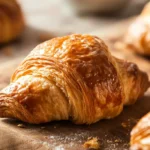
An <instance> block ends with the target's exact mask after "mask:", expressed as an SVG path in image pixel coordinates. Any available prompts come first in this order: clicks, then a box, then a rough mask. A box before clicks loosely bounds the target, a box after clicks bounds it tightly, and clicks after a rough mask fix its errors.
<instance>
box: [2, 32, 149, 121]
mask: <svg viewBox="0 0 150 150" xmlns="http://www.w3.org/2000/svg"><path fill="white" fill-rule="evenodd" d="M149 85H150V84H149V81H148V76H147V74H146V73H144V72H141V71H140V70H139V69H138V67H137V66H136V65H135V64H133V63H129V62H126V61H123V60H120V59H116V58H115V57H113V56H112V55H111V54H110V52H109V51H108V47H107V46H106V45H105V44H104V42H103V41H102V40H101V39H99V38H98V37H94V36H91V35H80V34H73V35H69V36H64V37H59V38H54V39H52V40H50V41H46V42H44V43H43V44H40V45H39V46H37V47H36V48H35V49H34V50H33V51H31V53H30V54H29V55H28V56H27V57H26V58H25V60H24V61H23V62H22V63H21V64H20V66H19V67H18V68H17V69H16V71H15V72H14V74H13V75H12V78H11V83H10V85H8V86H7V87H6V88H4V89H3V90H2V91H1V92H0V117H10V118H17V119H20V120H22V121H25V122H28V123H34V124H39V123H44V122H49V121H52V120H68V119H70V120H72V121H73V122H74V123H76V124H84V123H85V124H91V123H94V122H97V121H99V120H100V119H103V118H107V119H109V118H113V117H115V116H117V115H119V114H120V112H121V111H122V109H123V105H128V104H132V103H134V102H135V101H136V100H137V99H138V98H139V97H140V96H142V95H143V94H144V92H145V91H146V90H147V88H148V87H149Z"/></svg>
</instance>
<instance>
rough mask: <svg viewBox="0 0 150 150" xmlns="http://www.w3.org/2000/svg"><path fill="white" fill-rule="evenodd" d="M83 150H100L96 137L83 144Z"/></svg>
mask: <svg viewBox="0 0 150 150" xmlns="http://www.w3.org/2000/svg"><path fill="white" fill-rule="evenodd" d="M83 147H84V148H87V149H99V148H100V143H99V142H98V139H97V137H94V138H92V139H89V138H88V140H87V141H86V142H85V143H84V144H83Z"/></svg>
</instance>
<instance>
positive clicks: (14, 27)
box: [0, 0, 24, 44]
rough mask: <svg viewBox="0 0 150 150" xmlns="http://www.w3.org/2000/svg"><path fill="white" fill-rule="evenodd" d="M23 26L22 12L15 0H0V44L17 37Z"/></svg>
mask: <svg viewBox="0 0 150 150" xmlns="http://www.w3.org/2000/svg"><path fill="white" fill-rule="evenodd" d="M23 27H24V20H23V16H22V12H21V9H20V6H19V5H18V3H17V2H16V0H0V44H2V43H6V42H9V41H11V40H14V39H15V38H17V37H18V36H19V35H20V33H21V32H22V30H23Z"/></svg>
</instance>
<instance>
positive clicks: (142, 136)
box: [130, 112, 150, 150]
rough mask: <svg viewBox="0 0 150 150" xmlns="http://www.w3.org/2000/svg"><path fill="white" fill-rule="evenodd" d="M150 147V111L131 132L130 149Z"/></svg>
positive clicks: (145, 149)
mask: <svg viewBox="0 0 150 150" xmlns="http://www.w3.org/2000/svg"><path fill="white" fill-rule="evenodd" d="M149 149H150V112H149V113H148V114H146V115H145V116H144V117H143V118H142V119H141V120H140V121H139V122H138V123H137V125H136V126H135V127H134V128H133V130H132V132H131V148H130V150H149Z"/></svg>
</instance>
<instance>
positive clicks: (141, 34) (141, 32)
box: [116, 2, 150, 56]
mask: <svg viewBox="0 0 150 150" xmlns="http://www.w3.org/2000/svg"><path fill="white" fill-rule="evenodd" d="M149 43H150V2H149V3H148V4H147V5H146V6H145V8H144V9H143V12H142V13H141V15H140V16H139V17H137V19H136V20H135V21H134V22H133V23H132V24H131V25H130V26H129V28H128V31H127V34H126V35H125V36H124V39H123V41H122V42H121V43H120V42H119V44H118V42H117V43H116V48H119V49H129V50H131V51H134V52H136V53H139V54H142V55H147V56H150V44H149Z"/></svg>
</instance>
